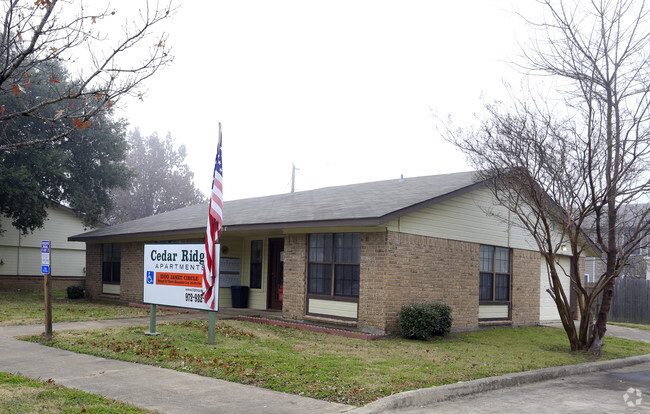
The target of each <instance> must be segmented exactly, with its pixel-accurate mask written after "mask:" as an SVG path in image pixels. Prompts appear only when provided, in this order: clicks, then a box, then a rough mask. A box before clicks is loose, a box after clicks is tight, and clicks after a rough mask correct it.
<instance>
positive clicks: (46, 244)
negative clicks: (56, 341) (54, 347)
mask: <svg viewBox="0 0 650 414" xmlns="http://www.w3.org/2000/svg"><path fill="white" fill-rule="evenodd" d="M50 250H51V244H50V241H49V240H43V241H41V273H43V274H44V275H45V279H44V284H43V294H44V296H45V340H46V341H51V340H52V272H51V265H50Z"/></svg>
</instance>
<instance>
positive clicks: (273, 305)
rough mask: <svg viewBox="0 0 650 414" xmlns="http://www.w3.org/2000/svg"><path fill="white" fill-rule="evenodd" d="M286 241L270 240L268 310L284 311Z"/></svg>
mask: <svg viewBox="0 0 650 414" xmlns="http://www.w3.org/2000/svg"><path fill="white" fill-rule="evenodd" d="M283 267H284V239H269V273H268V277H269V280H268V287H269V289H268V308H269V309H278V310H282V294H283V283H284V281H283V273H282V271H283Z"/></svg>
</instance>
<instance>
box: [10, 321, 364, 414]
mask: <svg viewBox="0 0 650 414" xmlns="http://www.w3.org/2000/svg"><path fill="white" fill-rule="evenodd" d="M200 317H201V316H200V315H197V314H189V315H187V314H186V315H170V316H169V317H162V316H161V317H158V323H162V322H165V321H169V320H186V319H197V318H200ZM134 325H142V326H148V325H149V319H148V318H135V319H116V320H111V321H91V322H71V323H59V324H54V327H53V329H54V331H55V332H56V331H63V330H71V329H98V328H105V327H112V326H118V327H119V326H134ZM42 332H43V325H23V326H7V327H0V371H2V372H10V373H17V374H20V375H24V376H27V377H31V378H41V379H45V380H47V379H50V378H51V379H53V380H54V381H55V383H56V384H58V385H63V386H66V387H70V388H77V389H79V390H82V391H85V392H89V393H93V394H100V395H104V396H106V397H109V398H114V399H116V400H120V401H124V402H128V403H131V404H133V405H136V406H138V407H142V408H146V409H149V410H157V411H160V412H161V413H169V414H175V413H178V414H186V413H190V412H191V413H197V414H202V413H206V414H207V413H226V412H227V413H255V414H261V413H306V412H309V413H339V412H344V411H348V410H350V409H352V408H353V407H351V406H347V405H343V404H336V403H330V402H327V401H320V400H316V399H313V398H306V397H300V396H297V395H293V394H286V393H282V392H277V391H271V390H267V389H264V388H257V387H253V386H249V385H242V384H237V383H233V382H228V381H223V380H218V379H214V378H207V377H202V376H199V375H195V374H189V373H184V372H179V371H174V370H171V369H164V368H158V367H152V366H148V365H141V364H135V363H131V362H124V361H116V360H111V359H105V358H99V357H94V356H90V355H83V354H77V353H74V352H70V351H63V350H60V349H56V348H50V347H46V346H42V345H38V344H35V343H30V342H24V341H19V340H17V339H14V338H13V337H14V336H19V335H35V334H40V333H42ZM206 339H207V338H206Z"/></svg>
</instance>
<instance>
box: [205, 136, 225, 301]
mask: <svg viewBox="0 0 650 414" xmlns="http://www.w3.org/2000/svg"><path fill="white" fill-rule="evenodd" d="M222 209H223V167H222V165H221V123H219V145H217V159H216V160H215V162H214V177H213V179H212V191H211V192H210V209H209V214H208V226H207V228H206V233H205V265H204V266H203V294H204V296H203V300H204V301H205V303H207V304H208V306H210V308H211V309H215V306H216V297H217V292H216V289H219V285H218V283H219V275H218V274H215V269H216V267H217V266H216V258H215V252H214V245H215V243H216V242H217V241H218V240H219V237H221V228H222V226H223V212H222Z"/></svg>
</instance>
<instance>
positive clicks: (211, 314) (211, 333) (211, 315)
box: [208, 122, 221, 345]
mask: <svg viewBox="0 0 650 414" xmlns="http://www.w3.org/2000/svg"><path fill="white" fill-rule="evenodd" d="M220 145H221V122H219V140H218V142H217V150H218V149H219V146H220ZM216 244H217V240H213V241H212V246H210V249H211V256H212V257H213V258H215V257H216V256H215V255H214V253H215V246H216ZM213 268H214V269H216V268H217V266H214V267H213ZM216 281H217V277H216V275H215V274H214V272H213V274H212V295H215V294H217V292H216V289H219V286H215V284H216ZM216 325H217V312H215V311H214V310H209V311H208V345H214V344H215V333H216V332H215V331H216Z"/></svg>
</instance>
